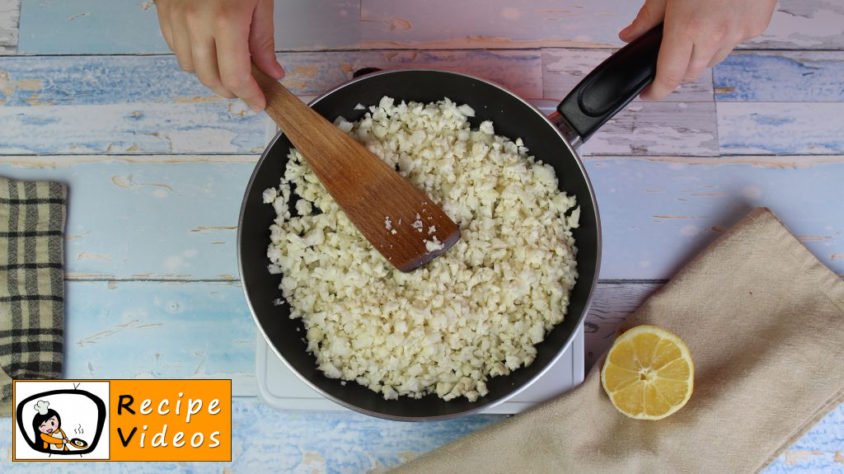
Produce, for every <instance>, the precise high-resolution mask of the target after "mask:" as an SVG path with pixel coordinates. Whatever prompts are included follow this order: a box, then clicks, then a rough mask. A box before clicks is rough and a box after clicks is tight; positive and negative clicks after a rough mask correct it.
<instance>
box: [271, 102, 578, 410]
mask: <svg viewBox="0 0 844 474" xmlns="http://www.w3.org/2000/svg"><path fill="white" fill-rule="evenodd" d="M473 116H474V110H472V108H471V107H469V106H467V105H457V104H455V103H454V102H452V101H450V100H449V99H444V100H442V101H439V102H436V103H430V104H421V103H414V102H410V103H404V102H402V103H399V104H396V103H395V101H394V100H393V99H391V98H388V97H384V98H383V99H381V101H380V103H379V104H378V105H377V106H371V107H369V108H368V112H367V113H366V115H365V116H364V117H363V118H362V119H361V120H360V121H358V122H355V123H350V122H348V121H346V120H345V119H343V118H338V120H337V121H336V124H337V125H338V126H339V127H340V128H341V129H343V130H344V131H346V132H347V133H349V134H351V135H352V136H353V137H355V138H356V139H357V140H359V141H361V142H363V143H364V144H365V145H366V146H367V147H368V148H369V149H370V150H371V151H372V152H374V153H375V154H376V155H378V156H379V157H381V159H383V160H384V161H385V162H387V163H389V164H390V165H391V166H396V165H397V167H398V170H399V172H400V173H401V174H402V175H403V176H405V177H406V178H408V179H409V180H410V181H411V182H413V183H414V184H415V185H416V186H417V187H419V188H420V189H422V190H423V191H424V192H425V193H426V194H427V195H428V196H430V197H431V199H432V200H433V201H434V202H437V203H439V204H440V205H441V206H442V208H443V209H444V210H445V212H446V213H447V214H448V215H449V216H450V217H451V218H452V220H454V222H456V223H457V224H458V225H459V226H460V230H461V239H460V240H459V241H458V242H457V243H456V244H455V245H454V247H452V248H451V249H449V251H448V252H447V253H446V254H445V255H443V256H440V257H439V258H436V259H434V260H433V261H432V262H431V263H429V264H428V265H427V266H425V267H423V268H420V269H418V270H416V271H414V272H412V273H402V272H400V271H398V270H396V269H395V268H394V267H393V266H392V265H391V264H390V263H388V262H387V261H386V260H385V259H384V258H383V257H382V256H381V254H380V253H378V251H377V250H375V249H374V248H373V247H372V245H371V244H370V243H369V242H368V241H367V240H366V239H365V238H364V237H363V236H362V235H361V234H360V233H359V232H358V231H357V229H356V228H355V227H354V225H353V224H352V223H351V221H349V220H348V218H347V217H346V215H345V214H344V213H343V212H342V211H341V210H340V208H339V207H338V206H337V204H336V203H335V202H334V200H333V199H332V198H331V196H330V195H329V194H328V193H327V191H325V189H324V188H323V186H322V184H321V183H320V182H319V181H318V179H317V177H316V176H315V175H314V174H313V172H312V171H311V170H310V168H309V167H308V166H307V164H306V163H305V162H304V161H303V159H302V156H301V155H300V154H299V153H298V151H295V150H293V151H291V153H290V156H289V161H288V162H287V166H286V169H285V172H284V176H283V177H282V179H281V184H280V185H279V187H278V188H271V189H267V190H266V191H265V192H264V202H266V203H272V205H273V206H274V208H275V211H276V213H277V218H276V220H275V223H274V224H273V225H272V226H271V228H270V231H271V241H272V243H271V245H270V246H269V249H268V251H267V255H268V257H269V259H270V262H271V264H270V266H269V269H270V272H271V273H274V274H277V273H281V274H282V280H281V285H280V289H281V290H282V293H283V295H284V298H285V299H286V301H287V302H288V303H289V304H290V317H291V318H301V319H302V320H303V322H304V326H305V328H306V332H307V334H306V338H307V344H308V350H309V351H310V352H312V353H313V354H314V356H315V357H316V360H317V364H318V366H319V369H320V370H321V371H322V372H323V373H325V375H326V376H327V377H330V378H339V379H342V380H344V381H345V380H349V381H356V382H357V383H359V384H361V385H363V386H366V387H368V388H370V389H371V390H374V391H376V392H380V393H381V394H382V395H383V396H384V398H386V399H395V398H397V397H398V396H399V395H405V396H409V397H413V398H420V397H422V396H424V395H427V394H429V393H435V394H436V395H437V396H439V397H441V398H443V399H445V400H451V399H453V398H456V397H466V398H467V399H468V400H470V401H475V400H477V399H478V397H482V396H484V395H486V393H487V387H486V381H487V380H488V378H489V377H495V376H499V375H506V374H509V373H510V372H511V371H513V370H516V369H517V368H519V367H523V366H528V365H530V364H531V363H532V362H533V360H534V358H535V356H536V348H535V347H534V346H535V345H536V344H538V343H539V342H541V341H542V340H543V338H544V337H545V335H546V334H547V333H548V331H550V330H551V329H552V328H553V327H554V325H556V324H558V323H560V322H561V321H562V320H563V317H564V316H565V314H566V308H567V306H568V301H569V292H570V290H571V288H572V287H573V286H574V283H575V279H576V277H577V270H576V261H575V254H576V251H577V250H576V248H575V243H574V238H573V237H572V233H571V229H572V228H575V227H577V225H578V218H579V208H577V207H576V202H575V199H574V197H572V196H568V195H566V194H565V193H563V192H560V191H559V190H558V188H557V178H556V176H555V174H554V169H553V168H552V167H551V166H550V165H547V164H544V163H542V162H540V161H536V160H534V158H533V157H532V156H530V155H528V150H527V148H525V146H524V145H523V143H522V141H521V139H517V140H516V141H515V142H514V141H511V140H510V139H507V138H504V137H500V136H497V135H495V133H494V129H493V124H492V123H491V122H489V121H486V122H483V123H481V124H480V127H479V129H477V130H472V129H471V127H470V124H469V121H468V118H469V117H473ZM294 186H295V187H294ZM294 190H295V192H294ZM292 201H294V204H295V210H296V213H295V214H291V213H290V210H289V203H290V202H292ZM401 225H402V223H400V222H398V223H397V222H392V221H390V219H389V216H385V226H386V227H387V228H388V230H389V229H391V228H393V227H394V226H395V227H399V226H401ZM404 225H405V226H407V225H409V223H404ZM433 245H434V246H435V245H436V243H433Z"/></svg>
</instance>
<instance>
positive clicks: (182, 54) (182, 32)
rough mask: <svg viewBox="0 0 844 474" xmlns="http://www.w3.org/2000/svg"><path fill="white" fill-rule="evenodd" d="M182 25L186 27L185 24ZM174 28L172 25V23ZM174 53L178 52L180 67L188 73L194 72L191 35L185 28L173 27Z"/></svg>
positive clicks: (177, 57)
mask: <svg viewBox="0 0 844 474" xmlns="http://www.w3.org/2000/svg"><path fill="white" fill-rule="evenodd" d="M180 24H182V25H185V24H186V23H185V22H181V23H180ZM171 26H172V23H171ZM171 31H172V32H173V51H175V52H176V59H177V60H178V61H179V66H180V67H181V68H182V69H183V70H185V71H187V72H193V54H192V53H191V50H190V48H191V44H190V33H188V29H187V28H184V27H181V28H180V27H178V26H176V27H173V28H172V29H171Z"/></svg>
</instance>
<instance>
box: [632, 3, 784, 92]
mask: <svg viewBox="0 0 844 474" xmlns="http://www.w3.org/2000/svg"><path fill="white" fill-rule="evenodd" d="M776 5H777V2H776V0H707V1H701V0H645V4H644V5H643V6H642V9H641V10H639V14H638V16H636V19H634V20H633V22H632V23H631V24H630V25H629V26H627V27H626V28H624V29H622V30H621V31H620V32H619V34H618V37H619V38H620V39H621V40H622V41H624V42H627V43H629V42H630V41H633V40H634V39H636V38H638V37H639V36H641V35H642V34H644V33H645V32H647V31H648V30H650V29H651V28H653V27H654V26H656V25H658V24H659V23H660V22H662V23H663V31H662V44H661V45H660V48H659V58H658V59H657V65H656V78H655V79H654V82H653V83H652V84H651V85H650V86H649V87H648V88H647V89H645V91H644V92H643V93H642V98H645V99H661V98H663V97H665V96H667V95H668V94H670V93H671V92H672V91H673V90H674V89H676V88H677V87H678V86H679V85H680V83H681V82H683V81H693V80H695V79H697V77H698V76H700V73H701V72H703V70H704V69H705V68H709V67H713V66H715V65H716V64H718V63H720V62H721V61H723V60H724V58H726V57H727V56H728V55H729V54H730V52H732V50H733V48H735V47H736V45H738V44H739V43H741V42H742V41H746V40H748V39H750V38H753V37H755V36H758V35H760V34H762V32H763V31H765V29H766V28H767V27H768V23H770V21H771V16H772V15H773V13H774V9H775V8H776Z"/></svg>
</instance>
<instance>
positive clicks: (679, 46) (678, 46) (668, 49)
mask: <svg viewBox="0 0 844 474" xmlns="http://www.w3.org/2000/svg"><path fill="white" fill-rule="evenodd" d="M666 33H668V34H666V35H665V36H664V37H663V38H662V43H661V44H660V47H659V56H658V57H657V60H656V77H655V78H654V81H653V83H652V84H651V85H650V86H649V87H648V88H647V89H646V90H645V91H644V92H643V93H642V98H643V99H648V100H656V99H662V98H663V97H665V96H667V95H668V94H670V93H671V92H672V91H674V89H676V88H677V86H679V85H680V83H681V82H682V81H683V77H685V75H686V70H687V69H688V66H689V61H690V60H691V56H692V48H693V43H692V40H691V38H689V37H687V36H685V35H680V34H671V32H670V31H666Z"/></svg>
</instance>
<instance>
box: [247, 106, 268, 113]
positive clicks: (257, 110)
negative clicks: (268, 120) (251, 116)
mask: <svg viewBox="0 0 844 474" xmlns="http://www.w3.org/2000/svg"><path fill="white" fill-rule="evenodd" d="M249 108H250V109H252V111H253V112H255V113H259V112H261V111H262V110H264V107H262V106H260V105H258V104H250V105H249Z"/></svg>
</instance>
